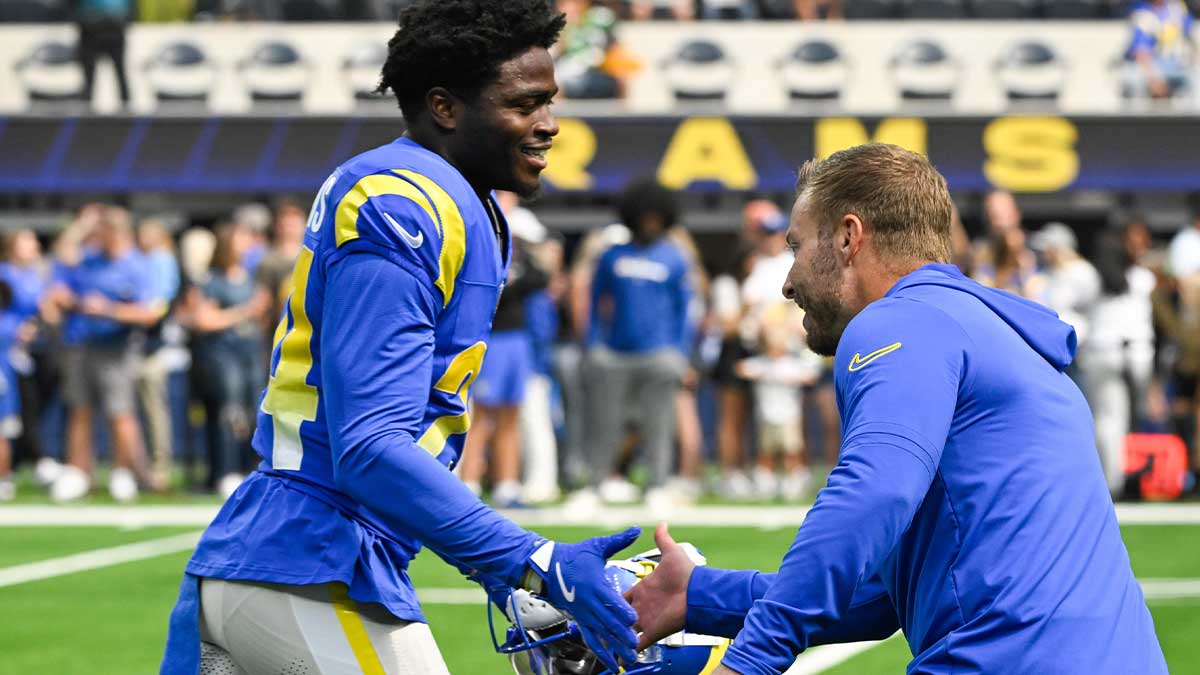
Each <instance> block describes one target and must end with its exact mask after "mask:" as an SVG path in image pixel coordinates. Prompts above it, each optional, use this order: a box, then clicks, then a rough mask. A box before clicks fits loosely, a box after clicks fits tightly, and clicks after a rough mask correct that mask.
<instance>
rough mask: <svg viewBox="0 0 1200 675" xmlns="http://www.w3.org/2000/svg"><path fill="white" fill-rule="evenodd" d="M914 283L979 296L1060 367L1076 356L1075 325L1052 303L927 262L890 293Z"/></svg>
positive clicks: (889, 295)
mask: <svg viewBox="0 0 1200 675" xmlns="http://www.w3.org/2000/svg"><path fill="white" fill-rule="evenodd" d="M915 286H941V287H943V288H950V289H953V290H955V291H959V292H962V293H967V294H969V295H973V296H975V297H976V298H979V301H980V302H982V303H983V304H984V305H986V306H987V308H988V309H990V310H992V311H993V312H995V313H996V315H997V316H999V317H1000V318H1001V319H1003V320H1004V322H1005V323H1007V324H1008V325H1009V326H1010V327H1011V328H1012V329H1013V330H1014V331H1016V332H1017V335H1020V336H1021V338H1022V339H1023V340H1025V342H1026V343H1028V344H1029V346H1030V347H1032V348H1033V350H1034V351H1035V352H1037V353H1038V354H1041V355H1042V358H1044V359H1046V360H1047V361H1049V362H1050V364H1051V365H1053V366H1054V367H1055V368H1057V369H1058V370H1063V369H1065V368H1066V367H1067V366H1069V365H1071V362H1072V361H1074V360H1075V348H1076V343H1077V340H1076V337H1075V329H1074V328H1073V327H1072V326H1071V325H1069V324H1067V323H1064V322H1063V321H1062V320H1060V319H1059V318H1058V314H1057V313H1055V312H1054V310H1052V309H1050V308H1049V307H1046V306H1044V305H1039V304H1038V303H1036V302H1034V301H1032V300H1026V299H1025V298H1022V297H1020V296H1017V295H1013V294H1012V293H1009V292H1008V291H1002V290H999V289H995V288H988V287H987V286H984V285H983V284H980V283H979V282H977V281H973V280H971V279H968V278H966V277H965V276H963V274H962V272H960V271H959V269H958V268H957V267H955V266H953V265H925V266H924V267H922V268H920V269H918V270H916V271H914V272H912V273H910V274H907V275H905V276H904V277H902V278H901V279H900V281H898V282H896V285H895V286H892V288H891V290H889V291H888V292H887V297H891V296H893V295H896V294H898V293H899V292H901V291H903V290H904V289H906V288H912V287H915Z"/></svg>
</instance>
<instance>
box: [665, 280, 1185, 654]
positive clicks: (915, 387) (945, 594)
mask: <svg viewBox="0 0 1200 675" xmlns="http://www.w3.org/2000/svg"><path fill="white" fill-rule="evenodd" d="M1074 355H1075V332H1074V329H1072V328H1071V327H1070V326H1068V325H1067V324H1065V323H1063V322H1061V321H1059V320H1058V317H1057V315H1055V314H1054V312H1052V311H1050V310H1048V309H1046V308H1045V307H1042V306H1040V305H1038V304H1035V303H1033V302H1030V301H1028V300H1024V299H1022V298H1019V297H1017V296H1014V295H1012V294H1009V293H1006V292H1003V291H997V290H993V289H990V288H986V287H984V286H981V285H979V284H977V283H975V282H973V281H970V280H968V279H966V278H965V277H963V276H962V274H961V273H960V272H959V271H958V270H957V269H956V268H954V267H952V266H948V265H927V266H925V267H922V268H920V269H918V270H916V271H915V272H913V273H911V274H909V275H907V276H905V277H903V278H902V279H900V281H899V282H897V283H896V285H895V286H894V287H893V288H892V289H891V290H890V291H889V292H888V293H887V295H886V296H885V297H883V298H882V299H880V300H878V301H877V302H874V303H872V304H871V305H869V306H868V307H867V308H866V309H865V310H863V311H862V312H861V313H859V315H858V316H856V317H855V318H854V319H853V320H852V321H851V322H850V324H849V326H847V328H846V331H845V333H844V334H843V336H842V340H841V342H840V343H839V344H838V350H837V356H836V359H835V369H836V370H835V373H836V385H837V397H838V407H839V409H840V410H841V413H842V438H843V441H842V448H841V453H840V456H839V461H838V465H837V467H836V468H835V469H834V470H833V472H832V473H831V474H830V476H829V483H828V485H827V486H826V487H825V488H824V489H823V490H821V492H820V494H819V495H818V496H817V500H816V504H815V505H814V506H813V509H812V511H811V512H810V513H809V515H808V517H807V518H806V519H805V521H804V524H803V525H802V526H801V527H800V530H799V532H798V533H797V535H796V539H795V541H794V543H793V544H792V546H791V548H790V549H789V550H788V552H787V555H786V556H785V557H784V559H783V564H782V565H781V567H780V570H779V572H778V574H763V573H759V572H753V571H730V570H719V569H713V568H703V567H701V568H697V569H696V571H695V572H694V573H693V576H692V579H691V583H690V584H689V590H688V615H687V629H688V630H690V631H695V632H700V633H709V634H716V635H725V636H729V637H733V636H735V635H736V640H735V641H734V644H733V645H732V646H731V647H730V649H729V651H728V652H727V654H726V656H725V657H724V659H723V661H722V662H723V663H724V664H725V665H727V666H729V667H730V668H732V669H734V670H736V671H737V672H739V673H742V674H743V675H767V674H775V673H782V672H783V671H785V670H787V668H788V667H789V666H790V665H791V663H792V662H793V661H794V660H795V657H796V654H797V653H799V652H801V651H803V650H804V649H806V648H808V647H810V646H812V645H817V644H824V643H831V642H850V641H856V640H868V639H881V638H884V637H887V636H888V635H890V634H892V633H893V632H895V631H896V630H897V629H899V630H902V631H903V632H904V635H905V637H906V638H907V639H908V644H909V647H910V649H911V651H912V654H913V661H912V662H911V663H910V665H909V667H908V672H909V673H930V674H934V673H936V674H942V673H1054V674H1056V675H1069V674H1072V673H1078V674H1080V675H1106V674H1110V673H1111V674H1112V675H1118V674H1121V675H1125V674H1130V673H1138V674H1139V675H1156V674H1158V673H1166V672H1167V668H1166V663H1165V661H1164V659H1163V655H1162V650H1161V649H1160V647H1159V645H1158V640H1157V638H1156V637H1155V634H1154V624H1153V621H1152V619H1151V617H1150V612H1149V610H1148V609H1147V608H1146V603H1145V599H1144V598H1143V596H1142V591H1141V588H1140V586H1139V585H1138V583H1137V581H1136V580H1135V579H1134V576H1133V572H1132V570H1131V569H1130V566H1129V556H1128V554H1127V553H1126V551H1125V545H1124V543H1123V542H1122V541H1121V534H1120V530H1119V529H1118V527H1117V519H1116V513H1115V511H1114V509H1113V505H1112V501H1111V500H1110V498H1109V495H1108V488H1107V487H1106V484H1105V481H1104V475H1103V473H1102V471H1101V468H1100V462H1099V459H1098V455H1097V452H1096V447H1095V444H1094V440H1093V438H1094V431H1093V427H1092V417H1091V413H1090V411H1089V409H1088V406H1087V403H1086V401H1085V400H1084V397H1083V396H1082V394H1081V393H1080V392H1079V389H1078V388H1077V387H1076V386H1075V385H1074V384H1073V383H1072V382H1071V380H1070V378H1068V377H1067V376H1066V375H1065V374H1064V373H1063V369H1064V368H1066V367H1067V366H1068V365H1069V364H1070V363H1071V360H1072V359H1073V358H1074ZM747 612H748V613H747ZM739 631H740V632H739Z"/></svg>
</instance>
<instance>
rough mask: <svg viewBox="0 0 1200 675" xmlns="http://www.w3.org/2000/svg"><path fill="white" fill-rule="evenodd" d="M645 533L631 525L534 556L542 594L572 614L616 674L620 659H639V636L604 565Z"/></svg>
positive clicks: (556, 545)
mask: <svg viewBox="0 0 1200 675" xmlns="http://www.w3.org/2000/svg"><path fill="white" fill-rule="evenodd" d="M641 533H642V530H641V528H639V527H631V528H629V529H628V530H625V531H624V532H619V533H617V534H610V535H607V536H603V537H593V538H591V539H587V540H585V541H581V542H579V543H578V544H564V543H561V542H556V543H548V544H546V545H545V546H543V547H542V548H540V549H538V552H537V553H535V554H534V555H533V556H532V557H531V558H530V565H529V567H530V569H531V570H533V571H534V573H535V574H537V575H538V576H539V577H541V579H542V588H541V595H542V596H544V597H545V598H546V599H547V600H549V601H550V604H552V605H554V606H555V607H558V608H559V609H561V610H564V611H566V612H569V613H570V614H571V616H572V617H573V618H574V619H575V622H576V623H577V624H579V628H580V629H581V630H582V631H583V639H584V641H585V642H587V645H588V647H591V649H592V651H594V652H596V655H597V656H598V657H600V661H601V662H602V663H603V664H604V665H605V667H607V668H608V669H609V670H610V671H612V672H614V673H616V672H618V671H619V667H618V663H617V659H618V658H620V659H621V660H622V661H624V662H625V663H633V662H635V661H637V652H636V651H635V648H636V647H637V634H636V633H634V632H633V622H634V620H635V619H636V618H637V615H636V614H634V611H633V608H632V607H630V606H629V603H627V602H625V600H624V598H622V597H621V594H620V593H619V592H618V591H617V589H615V588H614V587H613V586H611V585H609V584H608V583H607V582H606V581H605V578H604V563H605V561H607V560H608V558H610V557H611V556H612V555H613V554H615V553H617V552H618V551H620V550H621V549H623V548H625V547H627V546H629V545H630V544H632V543H633V542H634V541H635V540H637V538H638V536H639V535H640V534H641ZM547 548H549V549H550V550H549V553H550V555H549V556H547V555H546V553H547V551H546V549H547Z"/></svg>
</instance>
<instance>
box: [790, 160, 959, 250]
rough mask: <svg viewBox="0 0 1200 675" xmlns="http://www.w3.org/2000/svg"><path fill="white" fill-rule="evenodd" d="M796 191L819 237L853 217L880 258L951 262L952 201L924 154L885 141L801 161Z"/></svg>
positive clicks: (943, 182) (938, 175) (944, 182)
mask: <svg viewBox="0 0 1200 675" xmlns="http://www.w3.org/2000/svg"><path fill="white" fill-rule="evenodd" d="M796 190H797V192H798V193H799V194H800V195H802V196H807V197H808V200H809V206H810V208H811V209H812V211H813V214H814V216H815V217H816V218H817V222H818V225H819V228H820V231H821V235H822V236H827V235H828V233H829V232H830V231H831V230H830V228H831V227H832V226H833V223H835V222H836V221H837V220H839V219H840V218H841V217H842V216H844V215H846V214H850V213H852V214H854V215H856V216H858V217H859V218H860V219H862V221H863V224H864V225H866V227H867V228H868V229H869V230H870V231H871V237H872V239H873V241H874V242H875V246H876V248H877V249H878V250H879V253H880V254H881V255H882V256H884V257H887V258H892V259H895V260H904V261H910V260H932V261H934V262H940V263H948V262H950V256H951V248H952V246H951V236H950V223H951V221H952V219H953V210H954V203H953V202H952V201H951V200H950V191H949V189H948V188H947V187H946V179H945V178H943V177H942V175H941V174H940V173H938V171H937V169H935V168H933V165H932V164H930V163H929V160H928V159H926V158H925V156H924V155H920V154H917V153H915V152H912V151H909V150H905V149H904V148H901V147H899V146H895V145H888V144H885V143H867V144H865V145H859V146H855V147H853V148H848V149H846V150H841V151H839V152H835V153H833V154H832V155H830V156H829V157H827V158H825V159H814V160H810V161H808V162H805V163H804V166H802V167H801V168H800V177H799V179H798V180H797V181H796Z"/></svg>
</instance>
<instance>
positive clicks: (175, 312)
mask: <svg viewBox="0 0 1200 675" xmlns="http://www.w3.org/2000/svg"><path fill="white" fill-rule="evenodd" d="M306 218H307V213H306V211H305V210H304V209H303V208H300V207H299V206H297V205H295V204H292V203H290V202H281V203H279V204H278V205H277V206H276V208H275V209H274V211H273V212H272V210H271V209H270V208H268V207H266V206H264V205H261V204H248V205H246V206H244V207H242V208H239V209H238V210H237V211H236V212H235V213H234V214H233V215H232V217H231V218H230V219H229V220H227V221H225V222H222V223H218V224H217V225H216V226H215V227H213V228H195V229H189V230H187V231H185V232H183V233H182V234H181V235H180V236H179V238H178V241H176V239H175V237H174V236H173V235H172V233H171V232H170V231H169V230H168V229H167V228H166V226H165V225H164V224H163V223H162V222H160V221H158V220H155V219H153V218H147V219H142V220H140V221H135V219H134V217H133V216H132V214H130V213H129V211H127V210H125V209H124V208H121V207H119V206H113V205H107V204H89V205H87V206H84V207H83V208H82V209H80V210H79V212H78V214H77V215H76V217H75V218H74V219H73V220H72V222H71V223H70V224H68V225H67V226H66V227H65V228H64V229H63V231H62V232H61V233H60V234H59V236H58V237H57V238H56V239H55V240H54V241H53V242H52V244H51V246H50V248H49V252H48V253H44V252H43V250H42V246H41V242H40V241H39V239H38V237H37V236H36V235H35V234H34V233H33V232H32V231H28V230H21V231H16V232H11V233H9V234H7V235H6V236H5V237H4V262H3V264H2V265H0V304H2V305H3V306H4V309H3V313H2V314H0V342H2V344H0V349H2V350H3V353H5V354H7V355H8V358H7V359H5V360H4V361H3V362H2V363H0V370H2V372H3V378H2V379H3V393H2V395H0V403H2V405H0V415H2V416H3V421H2V423H0V432H2V435H3V436H4V437H5V440H4V441H0V499H11V498H12V497H13V493H14V485H13V483H12V481H11V480H9V478H8V476H9V469H10V466H11V460H12V457H13V455H15V457H16V459H18V460H20V461H28V462H29V463H30V464H32V465H33V466H34V476H35V480H36V481H37V482H38V483H39V484H41V485H43V486H45V487H46V488H47V489H48V490H49V493H50V496H51V497H52V498H53V499H54V500H55V501H71V500H74V499H78V498H80V497H82V496H84V495H86V494H88V492H89V491H90V490H91V487H92V480H93V477H94V476H95V458H96V456H97V449H98V448H99V447H102V446H104V447H108V448H109V449H110V450H111V461H112V466H113V469H112V471H111V472H110V473H109V474H108V475H109V483H108V489H109V492H110V493H111V494H112V496H113V497H114V498H115V499H116V500H118V501H122V502H125V501H130V500H132V499H134V498H136V497H137V496H138V493H139V491H141V490H152V491H155V492H165V491H168V490H169V489H171V487H172V467H173V464H174V462H175V459H176V457H177V456H178V455H179V454H180V453H181V447H180V446H181V445H186V446H188V447H191V442H190V441H191V440H192V435H191V434H189V433H188V430H187V429H177V428H175V427H176V426H178V425H179V423H180V422H179V421H180V420H184V422H183V424H184V426H189V425H190V424H191V423H192V422H193V421H198V425H197V426H199V427H201V428H202V432H201V434H200V435H201V436H202V437H203V442H202V444H201V445H203V447H204V449H205V455H206V461H205V465H206V466H207V472H206V474H207V475H206V477H205V478H204V479H203V483H202V485H203V487H204V488H205V489H208V490H216V491H219V492H221V493H223V494H228V493H231V492H232V491H233V489H234V488H236V487H237V485H238V484H239V483H240V482H241V479H242V477H243V475H244V474H245V472H246V471H247V470H249V469H250V468H251V467H252V466H253V464H254V462H253V456H252V452H251V450H250V447H249V438H250V435H251V432H252V431H253V427H254V419H255V414H256V408H257V405H258V399H259V394H260V393H261V391H262V389H263V387H264V386H265V385H266V374H267V370H266V363H267V360H268V357H269V350H270V346H271V344H272V341H271V331H272V329H273V327H274V320H273V318H274V317H278V316H279V313H280V311H281V310H282V302H283V300H284V298H286V297H287V294H288V293H290V290H291V289H290V287H289V286H288V284H289V281H290V276H291V271H292V267H293V265H294V263H295V259H296V256H297V255H298V254H299V251H300V246H301V243H302V241H303V236H304V227H305V222H306ZM173 378H175V379H174V381H175V382H177V381H178V380H179V379H182V380H183V381H184V387H183V389H184V390H185V391H186V394H185V397H186V402H185V404H184V405H185V407H186V410H187V414H179V411H178V409H177V406H173V398H174V397H173V396H172V383H173ZM56 409H65V414H64V415H63V418H64V419H63V421H61V422H59V421H58V420H57V419H56V418H54V417H53V415H52V412H53V411H54V410H56ZM56 422H57V423H56ZM52 438H53V439H54V440H56V441H57V440H59V439H60V438H61V442H59V443H47V442H46V441H48V440H50V439H52ZM105 439H107V443H105ZM180 439H182V442H181V440H180ZM49 445H53V446H56V447H61V448H63V450H62V452H61V453H60V454H61V455H62V456H59V457H55V456H51V453H50V452H47V448H46V446H49Z"/></svg>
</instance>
